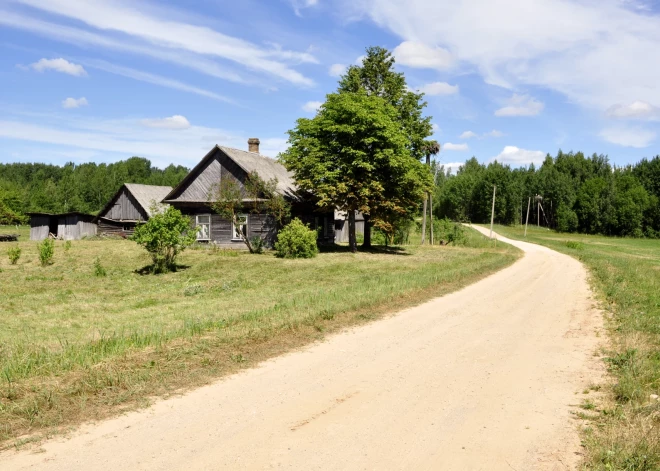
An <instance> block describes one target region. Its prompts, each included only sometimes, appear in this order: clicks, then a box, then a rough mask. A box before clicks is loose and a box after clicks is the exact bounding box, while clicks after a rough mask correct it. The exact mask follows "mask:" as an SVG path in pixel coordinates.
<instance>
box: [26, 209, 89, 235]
mask: <svg viewBox="0 0 660 471" xmlns="http://www.w3.org/2000/svg"><path fill="white" fill-rule="evenodd" d="M28 216H30V240H43V239H45V238H47V237H48V236H49V235H52V236H53V237H56V238H58V239H63V240H78V239H82V238H83V237H89V236H94V235H96V231H97V227H96V224H95V223H94V216H92V215H91V214H84V213H79V212H76V211H74V212H70V213H63V214H47V213H28Z"/></svg>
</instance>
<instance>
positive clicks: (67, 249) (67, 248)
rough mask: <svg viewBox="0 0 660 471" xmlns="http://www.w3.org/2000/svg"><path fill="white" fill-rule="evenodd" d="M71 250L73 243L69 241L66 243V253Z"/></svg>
mask: <svg viewBox="0 0 660 471" xmlns="http://www.w3.org/2000/svg"><path fill="white" fill-rule="evenodd" d="M70 249H71V241H70V240H67V241H66V242H64V251H65V252H68V251H69V250H70Z"/></svg>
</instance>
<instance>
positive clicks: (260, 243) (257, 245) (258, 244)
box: [250, 236, 264, 253]
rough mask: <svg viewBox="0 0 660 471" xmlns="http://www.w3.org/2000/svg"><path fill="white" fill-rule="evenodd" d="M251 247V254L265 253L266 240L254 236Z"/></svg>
mask: <svg viewBox="0 0 660 471" xmlns="http://www.w3.org/2000/svg"><path fill="white" fill-rule="evenodd" d="M250 245H251V246H252V250H251V253H264V240H263V239H262V238H261V237H259V236H254V237H253V238H252V240H250Z"/></svg>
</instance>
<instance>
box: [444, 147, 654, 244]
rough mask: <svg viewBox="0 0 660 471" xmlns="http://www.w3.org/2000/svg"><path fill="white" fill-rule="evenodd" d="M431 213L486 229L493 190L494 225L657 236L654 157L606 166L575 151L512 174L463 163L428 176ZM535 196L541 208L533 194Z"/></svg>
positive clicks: (504, 169)
mask: <svg viewBox="0 0 660 471" xmlns="http://www.w3.org/2000/svg"><path fill="white" fill-rule="evenodd" d="M436 185H437V186H436V193H435V198H434V202H435V207H434V213H435V214H436V216H438V217H440V218H442V217H448V218H450V219H454V220H457V221H471V222H476V223H489V222H490V212H491V202H492V191H493V185H497V198H496V201H495V221H497V222H498V223H501V224H507V225H510V224H516V223H524V222H525V218H526V214H527V204H528V201H529V199H530V198H531V204H530V211H529V223H530V224H533V225H536V224H540V225H542V226H549V227H551V228H555V229H558V230H559V231H561V232H581V233H587V234H603V235H613V236H628V237H644V236H646V237H658V236H660V205H659V204H658V203H659V202H660V156H658V157H655V158H653V159H652V160H646V159H645V160H642V161H641V162H639V163H638V164H636V165H634V166H628V167H623V168H618V167H614V168H613V167H612V166H611V165H610V163H609V161H608V159H607V157H605V156H602V155H597V154H594V155H592V156H591V157H585V156H584V154H582V153H581V152H578V153H572V152H571V153H563V152H561V151H559V152H558V154H557V156H555V157H550V156H547V157H546V158H545V160H544V162H543V164H542V165H541V166H540V167H538V168H536V167H535V166H534V165H530V166H529V167H526V168H518V169H512V168H510V167H509V166H508V165H502V164H500V163H499V162H491V163H489V164H488V165H483V164H480V163H479V162H478V161H477V159H476V158H474V157H473V158H471V159H469V160H468V161H467V162H466V163H465V164H464V165H463V166H462V167H461V168H460V169H459V171H458V172H457V173H456V175H450V174H445V173H441V174H440V178H436ZM536 195H541V196H542V200H541V205H542V206H541V208H539V207H538V206H537V203H536V200H535V196H536Z"/></svg>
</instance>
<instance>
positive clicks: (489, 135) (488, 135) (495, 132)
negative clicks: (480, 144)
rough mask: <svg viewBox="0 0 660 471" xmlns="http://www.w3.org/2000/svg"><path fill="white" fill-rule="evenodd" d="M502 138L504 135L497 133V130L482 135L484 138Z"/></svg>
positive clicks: (500, 132)
mask: <svg viewBox="0 0 660 471" xmlns="http://www.w3.org/2000/svg"><path fill="white" fill-rule="evenodd" d="M502 136H504V133H503V132H502V131H498V130H497V129H493V130H492V131H490V132H487V133H484V137H502Z"/></svg>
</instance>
